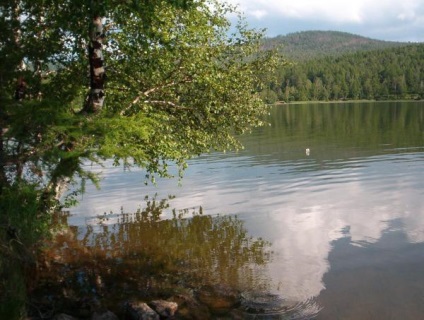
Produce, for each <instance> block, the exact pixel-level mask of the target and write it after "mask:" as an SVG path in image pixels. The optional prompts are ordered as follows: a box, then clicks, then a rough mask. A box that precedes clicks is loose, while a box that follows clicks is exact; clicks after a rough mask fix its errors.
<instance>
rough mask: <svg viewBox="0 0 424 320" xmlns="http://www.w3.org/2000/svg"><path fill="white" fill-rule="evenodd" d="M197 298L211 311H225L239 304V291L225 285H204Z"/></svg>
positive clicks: (219, 312) (220, 312)
mask: <svg viewBox="0 0 424 320" xmlns="http://www.w3.org/2000/svg"><path fill="white" fill-rule="evenodd" d="M197 298H198V299H199V301H200V302H201V303H203V304H204V305H206V306H207V307H208V308H209V309H210V310H211V312H212V313H218V314H222V313H226V312H228V311H229V310H230V309H232V308H234V307H236V306H238V305H239V304H240V293H239V292H238V291H237V290H234V289H232V288H231V287H228V286H225V285H216V286H204V287H202V288H201V289H200V290H199V292H198V294H197Z"/></svg>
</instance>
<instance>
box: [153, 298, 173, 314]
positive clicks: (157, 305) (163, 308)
mask: <svg viewBox="0 0 424 320" xmlns="http://www.w3.org/2000/svg"><path fill="white" fill-rule="evenodd" d="M149 304H150V306H152V308H153V309H154V310H155V311H156V312H157V313H158V314H159V315H160V316H161V317H173V316H174V315H175V312H176V311H177V309H178V304H177V303H176V302H171V301H166V300H154V301H152V302H150V303H149Z"/></svg>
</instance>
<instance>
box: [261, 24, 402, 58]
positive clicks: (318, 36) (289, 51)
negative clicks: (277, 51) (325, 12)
mask: <svg viewBox="0 0 424 320" xmlns="http://www.w3.org/2000/svg"><path fill="white" fill-rule="evenodd" d="M409 44H410V43H408V42H392V41H383V40H375V39H371V38H366V37H363V36H359V35H355V34H351V33H347V32H340V31H301V32H295V33H290V34H287V35H284V36H282V35H281V36H277V37H274V38H267V39H265V40H264V47H265V48H274V47H277V46H280V47H281V53H282V55H283V57H284V58H287V59H289V60H297V61H299V60H310V59H317V58H322V57H326V56H340V55H344V54H349V53H355V52H358V51H372V50H381V49H387V48H395V47H402V46H406V45H409Z"/></svg>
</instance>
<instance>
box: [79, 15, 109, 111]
mask: <svg viewBox="0 0 424 320" xmlns="http://www.w3.org/2000/svg"><path fill="white" fill-rule="evenodd" d="M103 38H104V34H103V25H102V19H101V18H100V17H99V16H96V17H94V19H93V23H92V26H91V31H90V45H89V47H88V55H89V62H90V93H89V95H88V97H87V99H86V102H85V105H84V108H83V112H86V113H96V112H99V111H100V110H101V109H102V107H103V102H104V98H105V91H104V81H105V76H106V75H105V70H104V67H103V51H102V49H103V44H102V42H103Z"/></svg>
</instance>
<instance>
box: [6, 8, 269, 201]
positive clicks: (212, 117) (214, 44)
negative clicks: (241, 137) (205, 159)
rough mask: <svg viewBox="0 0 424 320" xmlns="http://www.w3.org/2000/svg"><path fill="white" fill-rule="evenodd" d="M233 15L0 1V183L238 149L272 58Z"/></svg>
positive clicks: (61, 180) (162, 163)
mask: <svg viewBox="0 0 424 320" xmlns="http://www.w3.org/2000/svg"><path fill="white" fill-rule="evenodd" d="M230 14H232V15H234V14H237V11H236V9H235V8H234V7H232V6H230V5H227V4H225V3H223V2H220V1H215V0H193V1H177V0H175V1H172V0H155V1H150V0H144V1H142V0H140V1H136V0H126V1H117V0H116V1H115V0H103V1H95V0H91V1H88V0H72V1H71V0H65V1H54V0H32V1H19V0H14V1H9V0H7V1H6V0H1V1H0V27H1V30H2V33H1V35H0V61H1V62H0V63H1V65H0V95H1V96H0V99H1V116H0V117H1V120H0V121H1V125H0V126H1V128H2V130H1V139H0V147H1V151H2V152H1V157H0V183H1V186H2V190H3V188H9V187H10V186H12V185H16V184H17V183H20V182H25V183H31V184H33V185H34V186H36V188H37V190H40V192H42V193H43V194H44V195H46V197H47V198H49V199H50V198H54V197H56V198H57V196H58V195H60V194H61V189H62V187H66V186H67V185H68V184H69V183H71V182H72V181H73V180H74V179H75V178H77V177H79V178H80V180H81V179H82V181H84V180H86V179H93V178H94V175H93V174H92V173H90V172H89V171H88V170H87V169H86V167H84V165H83V164H84V163H87V162H90V161H93V162H102V161H104V160H106V159H114V161H115V163H116V164H122V163H123V164H125V165H136V166H140V167H142V168H144V169H145V170H146V173H147V174H148V175H151V176H154V175H156V174H159V175H165V176H166V175H167V174H168V171H167V166H168V164H169V163H170V162H172V163H176V164H177V165H178V166H179V168H180V169H183V168H184V167H185V165H186V160H187V159H189V158H190V157H192V156H193V155H198V154H202V153H205V152H210V151H212V150H228V149H233V148H237V147H239V144H238V141H237V139H236V138H235V137H236V135H237V134H240V133H243V132H246V131H248V130H250V129H251V128H252V127H253V126H257V125H260V124H261V119H262V115H263V114H264V113H265V112H266V111H267V108H266V105H265V104H264V102H263V101H262V100H261V99H260V98H259V95H258V93H259V92H260V91H261V88H262V87H261V86H262V82H263V81H264V79H265V77H264V75H266V74H269V72H270V71H271V70H273V67H274V65H275V62H276V59H275V56H274V55H273V53H271V52H269V51H264V50H261V47H260V44H261V39H262V37H263V33H262V32H260V31H254V30H249V29H248V27H247V26H246V25H245V23H244V22H243V19H242V18H240V20H239V21H238V23H237V24H236V25H235V26H231V25H230V22H229V20H228V16H229V15H230ZM3 30H4V32H3ZM23 66H25V68H24V67H23ZM106 76H107V77H106ZM23 84H24V86H22V85H23ZM19 88H20V89H21V91H22V92H21V93H20V91H19Z"/></svg>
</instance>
